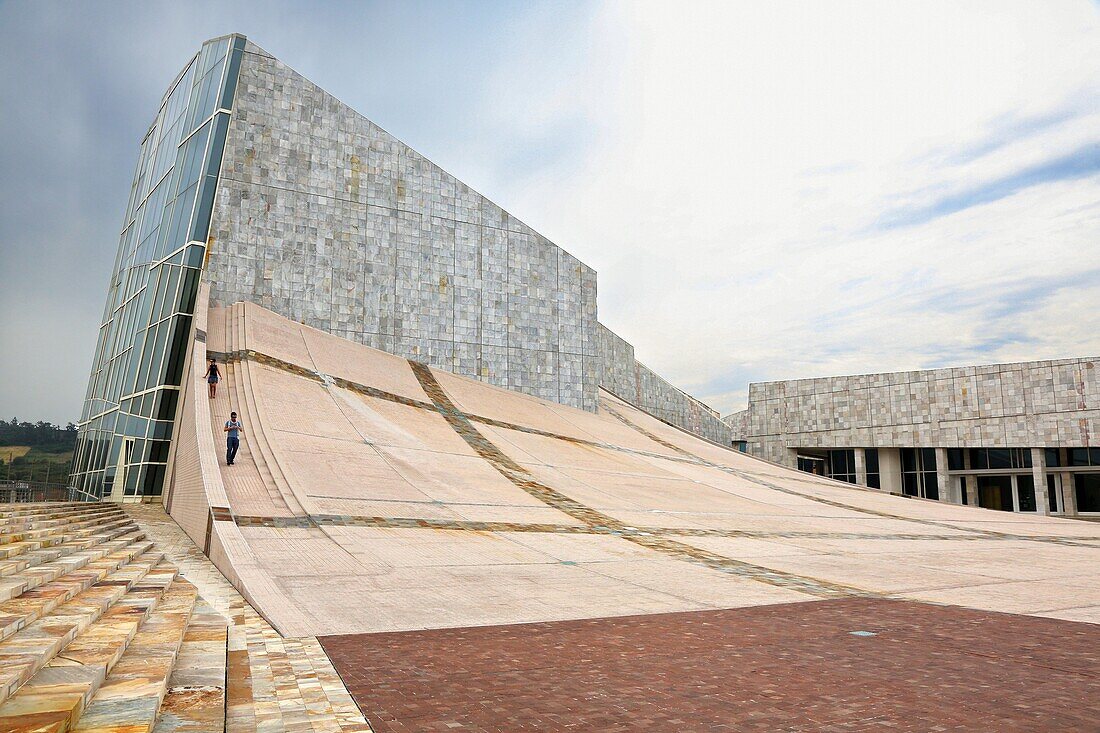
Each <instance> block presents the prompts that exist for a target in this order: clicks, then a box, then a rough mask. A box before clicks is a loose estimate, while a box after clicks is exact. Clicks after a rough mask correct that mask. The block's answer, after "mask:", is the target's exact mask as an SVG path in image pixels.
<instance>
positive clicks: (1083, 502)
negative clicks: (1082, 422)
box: [1073, 448, 1100, 513]
mask: <svg viewBox="0 0 1100 733" xmlns="http://www.w3.org/2000/svg"><path fill="white" fill-rule="evenodd" d="M1074 450H1077V449H1076V448H1075V449H1074ZM1093 450H1096V449H1095V448H1094V449H1093ZM1073 484H1074V489H1075V491H1076V493H1077V511H1079V512H1089V513H1092V512H1100V473H1079V474H1076V475H1075V476H1074V477H1073Z"/></svg>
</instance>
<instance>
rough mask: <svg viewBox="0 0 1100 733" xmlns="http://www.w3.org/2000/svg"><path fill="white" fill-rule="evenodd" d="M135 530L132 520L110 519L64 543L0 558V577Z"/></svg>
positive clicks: (14, 574) (5, 576) (3, 577)
mask: <svg viewBox="0 0 1100 733" xmlns="http://www.w3.org/2000/svg"><path fill="white" fill-rule="evenodd" d="M135 530H136V525H134V524H133V522H130V521H127V519H119V521H117V522H113V521H112V522H110V523H108V524H105V525H101V526H98V527H96V528H95V529H89V530H88V532H87V534H78V536H77V537H75V538H74V539H70V540H68V541H65V543H62V544H59V545H55V546H53V547H45V548H42V549H37V550H29V551H26V553H23V554H22V555H19V556H17V557H14V558H11V559H8V560H0V579H7V578H11V577H13V576H17V575H19V573H22V572H25V571H27V570H30V569H31V568H36V567H38V566H42V565H45V564H46V562H52V561H54V560H57V559H61V558H63V557H67V556H69V555H72V554H73V553H78V551H80V550H83V549H88V548H90V547H95V546H96V545H98V544H101V543H106V541H109V540H111V539H114V538H116V537H118V536H120V535H124V534H127V533H128V532H135ZM2 582H3V581H2V580H0V584H2Z"/></svg>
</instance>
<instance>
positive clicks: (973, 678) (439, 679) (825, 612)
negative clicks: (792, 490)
mask: <svg viewBox="0 0 1100 733" xmlns="http://www.w3.org/2000/svg"><path fill="white" fill-rule="evenodd" d="M853 632H860V633H859V634H854V633H853ZM320 641H321V643H322V645H323V646H324V648H325V651H326V652H327V653H328V654H329V657H330V658H331V659H332V661H333V663H334V665H335V667H336V669H337V671H338V672H339V673H340V675H341V677H342V678H343V680H344V682H345V684H346V685H347V687H348V690H349V691H350V692H351V694H352V696H353V697H354V698H355V700H356V702H357V703H358V704H359V706H360V708H361V709H362V710H363V713H364V714H365V715H366V717H367V719H368V720H369V721H370V723H371V725H372V726H373V728H374V730H375V731H377V732H378V733H384V732H392V733H409V732H411V731H463V730H465V731H524V730H540V731H642V730H645V731H669V730H676V731H983V732H986V731H1065V732H1067V733H1068V732H1080V733H1097V731H1100V626H1098V625H1094V624H1085V623H1074V622H1070V621H1059V620H1054V619H1046V618H1035V617H1030V616H1016V615H1011V614H1002V613H993V612H987V611H975V610H970V609H963V608H957V607H950V606H936V605H930V604H922V603H917V602H911V601H896V600H886V599H869V598H850V599H843V600H825V601H816V602H810V603H798V604H781V605H771V606H758V607H754V608H742V609H732V610H722V611H696V612H687V613H671V614H656V615H647V616H628V617H619V618H603V619H589V620H581V621H559V622H548V623H534V624H517V625H509V626H487V627H475V628H460V629H441V630H432V631H417V632H401V633H380V634H353V635H343V636H328V637H322V638H321V639H320Z"/></svg>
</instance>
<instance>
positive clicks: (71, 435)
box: [0, 417, 76, 484]
mask: <svg viewBox="0 0 1100 733" xmlns="http://www.w3.org/2000/svg"><path fill="white" fill-rule="evenodd" d="M75 447H76V425H73V424H72V423H69V424H68V425H66V426H65V427H61V426H60V425H54V424H53V423H50V422H43V421H41V420H40V421H38V422H33V423H32V422H20V421H19V418H15V417H13V418H12V419H11V420H7V421H5V420H0V480H7V479H11V480H13V481H47V480H48V481H49V482H50V483H51V484H54V483H57V484H63V483H65V482H67V481H68V478H69V465H70V464H71V463H72V460H73V448H75Z"/></svg>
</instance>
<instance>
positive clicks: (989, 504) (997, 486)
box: [977, 476, 1012, 512]
mask: <svg viewBox="0 0 1100 733" xmlns="http://www.w3.org/2000/svg"><path fill="white" fill-rule="evenodd" d="M977 479H978V506H980V507H985V508H986V509H999V510H1001V511H1005V512H1010V511H1012V477H1011V476H978V477H977Z"/></svg>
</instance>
